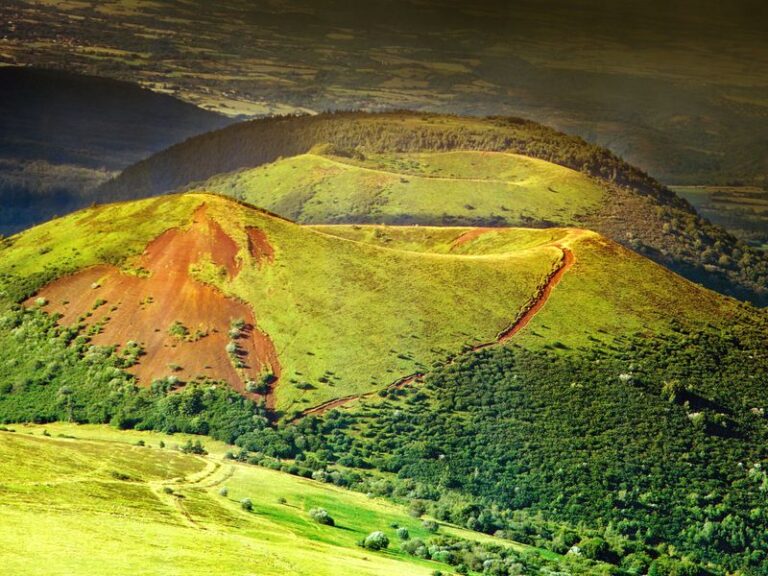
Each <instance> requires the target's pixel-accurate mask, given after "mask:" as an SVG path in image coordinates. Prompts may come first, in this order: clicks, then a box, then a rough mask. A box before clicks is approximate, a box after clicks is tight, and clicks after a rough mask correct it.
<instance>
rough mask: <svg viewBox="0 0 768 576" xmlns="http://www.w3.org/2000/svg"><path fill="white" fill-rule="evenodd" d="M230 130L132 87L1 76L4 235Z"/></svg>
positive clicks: (47, 75)
mask: <svg viewBox="0 0 768 576" xmlns="http://www.w3.org/2000/svg"><path fill="white" fill-rule="evenodd" d="M227 122H228V121H227V120H226V119H225V118H223V117H221V116H219V115H217V114H213V113H211V112H207V111H204V110H201V109H199V108H197V107H195V106H192V105H190V104H187V103H185V102H182V101H180V100H177V99H175V98H172V97H170V96H166V95H162V94H157V93H154V92H151V91H149V90H145V89H142V88H140V87H139V86H138V85H135V84H132V83H130V82H120V81H116V80H108V79H104V78H97V77H92V76H82V75H78V74H72V73H67V72H60V71H54V70H38V69H33V68H14V67H5V68H0V199H2V207H1V208H0V233H8V232H14V231H16V230H19V229H21V228H23V227H25V226H28V225H30V224H36V223H39V222H42V221H44V220H47V219H49V218H51V217H52V216H53V215H54V214H62V213H66V212H70V211H72V210H74V209H77V208H81V207H83V206H86V205H88V204H90V203H91V202H93V201H94V199H95V197H94V196H93V195H92V192H93V189H94V188H95V187H96V186H97V185H98V184H101V183H102V182H104V181H105V180H106V179H108V178H109V177H110V176H111V175H112V174H113V173H114V172H115V171H117V170H120V169H122V168H125V167H126V166H128V165H130V164H132V163H134V162H137V161H138V160H140V159H142V158H144V157H145V156H148V155H149V154H152V153H153V152H157V151H158V150H161V149H163V148H165V147H167V146H169V145H171V144H174V143H176V142H180V141H182V140H184V139H186V138H188V137H190V136H193V135H195V134H199V133H201V132H207V131H208V130H213V129H215V128H220V127H222V126H224V125H226V124H227Z"/></svg>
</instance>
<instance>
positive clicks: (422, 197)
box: [195, 147, 605, 226]
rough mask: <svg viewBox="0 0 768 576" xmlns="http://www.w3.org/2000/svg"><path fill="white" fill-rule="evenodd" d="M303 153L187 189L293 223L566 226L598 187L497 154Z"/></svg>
mask: <svg viewBox="0 0 768 576" xmlns="http://www.w3.org/2000/svg"><path fill="white" fill-rule="evenodd" d="M318 152H319V153H318V154H313V153H310V154H302V155H299V156H294V157H291V158H285V159H281V160H278V161H277V162H274V163H272V164H267V165H264V166H260V167H257V168H252V169H247V170H243V171H240V172H235V173H231V174H222V175H218V176H215V177H213V178H211V179H210V180H208V181H206V182H204V183H201V184H197V185H195V187H198V188H200V189H202V190H207V191H212V192H217V193H221V194H225V195H228V196H232V197H235V198H238V199H240V200H245V201H246V202H249V203H251V204H254V205H256V206H261V207H263V208H266V209H268V210H271V211H273V212H276V213H277V214H280V215H282V216H285V217H286V218H289V219H291V220H294V221H297V222H301V223H334V222H353V223H362V222H370V223H387V224H406V223H407V224H435V223H437V222H438V221H440V220H441V219H442V220H443V221H444V223H445V224H483V223H486V224H494V225H497V226H498V225H505V226H515V225H521V224H526V223H527V224H530V223H542V222H557V223H558V224H560V225H575V224H576V223H577V220H578V216H579V215H583V214H585V213H587V212H590V211H593V210H595V209H596V208H597V207H599V205H600V204H601V202H602V199H603V195H604V193H605V191H604V190H603V188H601V187H600V186H599V185H598V184H597V183H596V182H595V181H594V180H592V179H590V178H589V177H588V176H586V175H584V174H582V173H579V172H576V171H575V170H571V169H569V168H565V167H563V166H558V165H556V164H552V163H550V162H546V161H544V160H538V159H535V158H529V157H526V156H521V155H518V154H508V153H501V152H469V151H456V152H424V153H411V154H366V155H365V156H362V155H360V156H359V157H358V158H355V157H343V156H332V155H327V154H325V155H324V154H322V147H320V150H319V151H318Z"/></svg>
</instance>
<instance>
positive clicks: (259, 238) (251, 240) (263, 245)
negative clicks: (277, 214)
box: [245, 226, 275, 264]
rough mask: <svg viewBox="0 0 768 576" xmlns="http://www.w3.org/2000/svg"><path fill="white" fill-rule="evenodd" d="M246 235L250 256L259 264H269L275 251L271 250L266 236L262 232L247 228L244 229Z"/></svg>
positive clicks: (273, 257)
mask: <svg viewBox="0 0 768 576" xmlns="http://www.w3.org/2000/svg"><path fill="white" fill-rule="evenodd" d="M245 231H246V233H247V234H248V251H249V252H250V253H251V256H253V258H254V259H255V260H256V261H257V262H259V264H261V263H262V262H265V261H266V262H269V263H270V264H271V263H272V262H274V260H275V249H274V248H272V244H270V243H269V241H268V240H267V235H266V234H264V231H263V230H259V229H258V228H254V227H253V226H248V227H247V228H246V229H245Z"/></svg>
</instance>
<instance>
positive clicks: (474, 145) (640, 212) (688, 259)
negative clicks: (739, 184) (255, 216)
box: [99, 112, 768, 305]
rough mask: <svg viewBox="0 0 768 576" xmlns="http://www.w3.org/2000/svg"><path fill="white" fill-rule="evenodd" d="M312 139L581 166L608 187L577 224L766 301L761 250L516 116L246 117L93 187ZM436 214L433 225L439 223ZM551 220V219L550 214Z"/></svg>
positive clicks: (203, 174)
mask: <svg viewBox="0 0 768 576" xmlns="http://www.w3.org/2000/svg"><path fill="white" fill-rule="evenodd" d="M321 144H330V145H332V146H333V147H335V148H336V149H339V150H346V151H348V152H350V153H351V152H357V153H360V154H365V152H366V151H368V152H378V153H386V152H417V151H450V150H488V151H506V152H514V153H519V154H523V155H526V156H531V157H534V158H540V159H543V160H547V161H549V162H553V163H555V164H560V165H562V166H566V167H569V168H572V169H575V170H578V171H581V172H583V173H585V174H588V175H589V176H591V177H593V178H595V179H597V180H598V181H599V182H600V183H601V184H602V185H603V186H604V187H605V188H606V189H607V190H608V191H609V192H610V193H609V194H607V195H606V201H605V203H604V205H603V207H602V208H601V209H600V210H598V211H596V212H595V213H591V214H585V215H584V219H583V225H584V226H585V227H588V228H592V229H594V230H597V231H599V232H601V233H603V234H605V235H606V236H609V237H610V238H612V239H614V240H616V241H618V242H621V243H622V244H624V245H626V246H629V247H631V248H632V249H634V250H636V251H638V252H640V253H643V254H645V255H647V256H649V257H650V258H652V259H654V260H656V261H657V262H660V263H662V264H664V265H666V266H668V267H670V268H671V269H673V270H675V271H676V272H678V273H681V274H683V275H684V276H686V277H688V278H690V279H692V280H694V281H696V282H699V283H702V284H704V285H706V286H708V287H710V288H713V289H716V290H718V291H721V292H723V293H725V294H729V295H733V296H736V297H739V298H742V299H747V300H750V301H752V302H755V303H757V304H760V305H764V304H766V303H768V292H766V286H768V259H766V256H765V255H764V254H763V253H761V252H759V251H756V250H753V249H752V248H750V247H749V246H747V245H746V243H744V242H741V241H738V240H737V239H736V238H735V237H733V236H732V235H730V234H729V233H728V232H726V231H725V230H724V229H723V228H720V227H717V226H713V225H711V224H710V223H709V222H707V221H705V220H703V219H702V218H700V217H699V215H698V214H697V213H696V211H695V210H694V209H693V208H692V207H691V205H690V204H689V203H688V202H686V201H685V200H683V199H681V198H679V197H678V196H676V195H675V194H673V193H672V192H670V191H669V190H667V189H666V188H664V187H663V186H661V185H660V184H659V183H658V182H656V181H655V180H653V179H652V178H651V177H650V176H648V175H647V174H645V173H643V172H642V171H640V170H638V169H636V168H634V167H632V166H630V165H629V164H627V163H626V162H624V161H623V160H622V159H621V158H619V157H617V156H616V155H614V154H612V153H611V152H610V151H608V150H606V149H604V148H601V147H599V146H595V145H592V144H588V143H587V142H585V141H583V140H581V139H580V138H576V137H573V136H568V135H565V134H562V133H560V132H557V131H555V130H552V129H550V128H547V127H544V126H542V125H540V124H536V123H534V122H529V121H526V120H521V119H516V118H485V119H481V118H467V117H457V116H443V115H436V114H417V113H412V112H392V113H384V114H370V113H362V112H347V113H334V114H322V115H318V116H298V117H281V118H269V119H263V120H256V121H251V122H246V123H242V124H236V125H233V126H229V127H227V128H225V129H223V130H219V131H216V132H211V133H208V134H204V135H201V136H198V137H196V138H192V139H190V140H188V141H186V142H184V143H181V144H178V145H175V146H173V147H171V148H169V149H168V150H165V151H163V152H161V153H159V154H157V155H155V156H152V157H150V158H148V159H146V160H144V161H141V162H139V163H137V164H135V165H134V166H131V167H130V168H127V169H126V170H125V171H124V172H123V173H122V174H120V176H118V177H117V178H115V179H114V180H112V181H110V182H107V183H106V184H104V185H103V186H102V187H101V188H100V189H99V196H100V198H101V199H103V200H104V201H111V200H122V199H129V198H136V197H144V196H150V195H155V194H160V193H164V192H168V191H171V190H176V189H179V188H182V187H190V184H192V183H194V182H197V181H201V180H205V179H207V178H209V177H210V176H212V175H215V174H220V173H223V172H230V171H234V170H238V169H243V168H247V167H254V166H259V165H262V164H266V163H269V162H272V161H274V160H276V159H278V158H280V157H289V156H294V155H296V154H301V153H305V152H307V151H309V150H310V149H312V148H313V147H314V146H317V145H321ZM438 216H442V215H436V221H435V224H439V223H440V221H439V220H438ZM318 223H322V222H318ZM454 223H456V224H462V223H465V224H468V225H472V224H475V223H474V222H462V221H461V220H455V221H454ZM551 223H552V224H555V225H556V224H558V222H557V220H556V219H553V220H552V222H551Z"/></svg>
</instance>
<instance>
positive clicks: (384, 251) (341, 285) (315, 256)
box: [0, 193, 739, 414]
mask: <svg viewBox="0 0 768 576" xmlns="http://www.w3.org/2000/svg"><path fill="white" fill-rule="evenodd" d="M203 204H205V205H206V206H207V214H208V215H209V216H210V217H212V218H213V219H214V220H216V221H217V222H219V223H220V224H221V225H222V227H223V228H224V230H225V231H226V233H227V234H228V235H229V236H230V237H231V238H232V239H233V240H234V241H235V242H236V243H237V245H238V246H239V252H238V258H239V259H240V261H241V263H242V267H241V270H240V272H239V274H238V275H237V276H236V277H235V278H233V279H229V278H228V277H227V276H226V275H225V274H223V273H222V271H221V270H220V269H218V268H217V267H216V266H214V265H213V264H212V263H210V262H202V263H200V264H198V265H196V266H194V267H193V270H192V273H193V274H194V275H195V276H196V277H197V278H199V279H200V280H201V281H203V282H207V283H210V284H213V285H215V286H217V287H218V288H220V289H221V290H222V291H223V292H224V293H226V294H228V295H230V296H233V297H237V298H239V299H241V300H242V301H244V302H246V303H247V304H248V305H250V307H251V308H252V309H253V311H254V314H255V318H256V321H257V325H258V329H260V330H262V331H264V332H265V333H266V334H267V335H268V336H269V337H270V338H271V340H272V342H273V343H274V344H275V347H276V350H277V354H278V357H279V362H280V365H281V367H282V374H281V378H280V380H279V382H278V384H277V386H276V408H277V410H278V412H280V413H283V414H291V413H292V412H293V411H297V410H303V409H305V408H309V407H312V406H316V405H318V404H320V403H322V402H325V401H328V400H332V399H335V398H340V397H345V396H349V395H359V394H364V393H368V392H373V391H376V390H381V389H383V388H385V387H386V386H387V385H389V384H390V383H392V382H394V381H396V380H398V379H400V378H402V377H404V376H407V375H410V374H413V373H416V372H426V371H428V370H429V369H430V367H431V366H432V365H433V364H434V363H436V362H442V361H444V360H445V359H447V358H449V357H451V356H454V355H456V354H457V353H458V352H460V351H461V350H463V349H465V348H466V347H469V346H473V345H475V344H480V343H488V342H493V341H494V340H495V338H496V337H497V335H498V334H499V333H500V332H501V331H503V330H504V329H506V328H508V327H509V326H510V325H512V324H513V323H514V321H515V320H516V319H517V318H518V317H519V316H520V314H521V313H522V311H523V310H525V309H527V307H529V306H530V305H531V304H532V302H533V301H534V299H535V298H536V297H537V294H538V293H539V291H540V289H541V287H542V285H543V284H544V283H545V282H546V281H547V278H548V277H549V276H550V274H551V273H552V271H553V270H554V269H555V268H556V267H558V266H560V264H561V261H562V256H563V254H562V251H561V248H560V247H559V246H567V247H570V249H571V251H572V252H573V254H574V256H575V259H576V262H575V265H574V266H573V267H572V268H571V269H569V270H568V271H567V272H566V273H565V275H564V277H563V278H562V279H561V282H560V283H559V284H558V286H557V287H556V288H555V289H554V290H553V291H552V292H551V294H549V299H548V301H547V302H546V304H545V306H544V307H543V308H542V309H541V310H540V311H539V312H538V314H537V315H536V316H535V318H533V321H532V322H531V323H530V324H529V325H528V326H527V327H526V328H525V329H524V330H523V331H522V332H520V333H519V334H517V335H515V337H514V339H513V343H521V344H524V345H526V346H534V347H540V346H548V347H552V346H555V347H561V348H563V347H576V346H589V345H592V344H593V342H594V341H595V340H596V339H597V340H605V341H609V340H611V339H613V338H615V337H617V336H621V335H626V334H631V333H634V332H637V331H645V332H648V333H654V332H659V331H663V330H664V329H665V328H666V327H667V326H669V322H670V321H671V320H672V319H675V320H676V321H679V322H682V323H689V324H690V323H698V324H701V323H704V322H712V323H723V322H727V321H728V319H729V318H730V317H731V316H732V315H734V314H737V313H738V311H739V305H738V304H737V303H736V302H735V301H732V300H729V299H727V298H724V297H721V296H718V295H716V294H714V293H712V292H709V291H707V290H704V289H702V288H699V287H697V286H695V285H693V284H691V283H689V282H687V281H685V280H683V279H681V278H680V277H679V276H676V275H674V274H672V273H671V272H668V271H667V270H666V269H664V268H662V267H660V266H657V265H655V264H653V263H651V262H650V261H649V260H647V259H645V258H643V257H641V256H639V255H637V254H634V253H632V252H630V251H628V250H625V249H623V248H621V247H619V246H618V245H617V244H615V243H613V242H611V241H608V240H606V239H604V238H602V237H600V236H599V235H597V234H595V233H591V232H586V231H581V230H575V229H554V228H548V229H515V228H492V229H483V230H477V229H470V228H434V227H416V226H410V227H393V226H354V225H352V226H350V225H340V226H299V225H297V224H294V223H292V222H289V221H287V220H283V219H280V218H277V217H274V216H271V215H269V214H267V213H265V212H263V211H260V210H254V209H253V208H251V207H248V206H245V205H242V204H238V203H236V202H233V201H232V200H230V199H228V198H225V197H223V196H218V195H213V194H200V193H193V194H185V195H176V196H167V197H163V198H159V199H152V200H144V201H138V202H134V203H127V204H118V205H114V206H106V207H100V208H96V209H93V210H88V211H84V212H81V213H78V214H76V215H74V216H72V217H69V218H64V219H61V220H57V221H55V222H52V223H49V224H46V225H44V226H41V227H38V228H35V229H32V230H31V231H29V232H27V233H25V234H22V235H20V236H18V237H15V238H14V239H13V241H12V243H11V245H10V246H8V247H6V248H5V249H3V250H2V251H1V252H0V275H1V274H3V273H13V274H17V275H19V276H21V277H33V278H34V275H35V273H37V272H41V271H44V270H45V268H46V266H50V265H54V264H57V263H60V262H64V263H65V264H66V265H65V266H64V267H65V268H66V269H67V270H71V269H74V268H79V267H80V268H81V267H84V266H87V265H90V264H94V263H97V262H103V261H106V262H110V261H113V260H115V261H116V259H119V257H121V256H125V255H127V256H131V255H133V254H137V253H140V252H141V251H142V249H143V246H144V245H146V243H147V242H148V241H150V240H151V239H152V238H153V237H154V236H156V235H157V234H159V233H160V232H161V231H162V230H163V229H165V228H168V227H171V226H184V225H186V223H188V222H189V221H190V219H191V217H192V214H193V213H194V212H195V210H196V209H197V208H198V207H199V206H201V205H203ZM249 227H253V228H257V229H258V230H260V231H261V232H262V233H263V234H264V235H265V238H266V240H267V242H268V243H269V245H270V246H271V248H272V250H274V260H273V261H271V262H267V261H264V260H263V259H259V258H257V257H255V256H253V255H252V254H251V252H250V250H249V247H248V246H249V244H248V238H247V230H248V228H249ZM122 266H123V267H124V268H125V269H126V270H127V271H129V272H130V271H132V270H135V266H136V263H135V260H134V259H132V258H130V257H129V258H127V260H125V261H124V262H123V263H122ZM0 278H2V276H0ZM157 328H158V329H160V330H164V329H168V326H158V327H157ZM221 353H222V354H225V351H224V350H222V352H221ZM307 384H308V385H309V386H307Z"/></svg>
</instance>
